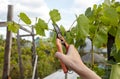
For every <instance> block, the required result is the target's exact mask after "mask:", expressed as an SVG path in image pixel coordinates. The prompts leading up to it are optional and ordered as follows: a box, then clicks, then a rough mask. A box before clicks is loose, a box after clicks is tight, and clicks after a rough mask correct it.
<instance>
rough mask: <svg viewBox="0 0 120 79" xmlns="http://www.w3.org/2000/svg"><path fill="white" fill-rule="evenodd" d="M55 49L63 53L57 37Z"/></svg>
mask: <svg viewBox="0 0 120 79" xmlns="http://www.w3.org/2000/svg"><path fill="white" fill-rule="evenodd" d="M56 45H57V51H58V52H61V53H63V51H62V44H61V41H60V40H59V39H56Z"/></svg>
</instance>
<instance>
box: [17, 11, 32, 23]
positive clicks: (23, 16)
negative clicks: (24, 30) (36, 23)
mask: <svg viewBox="0 0 120 79" xmlns="http://www.w3.org/2000/svg"><path fill="white" fill-rule="evenodd" d="M18 16H19V17H20V19H21V20H22V21H23V22H24V23H26V24H28V25H29V24H31V20H30V18H29V17H28V16H27V15H26V14H25V13H23V12H21V13H20V14H19V15H18Z"/></svg>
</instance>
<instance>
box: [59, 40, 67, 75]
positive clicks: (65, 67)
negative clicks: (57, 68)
mask: <svg viewBox="0 0 120 79" xmlns="http://www.w3.org/2000/svg"><path fill="white" fill-rule="evenodd" d="M64 46H65V48H66V53H67V52H68V48H69V45H68V44H67V42H66V43H65V44H64ZM58 52H60V53H63V51H62V50H61V49H59V48H58ZM60 64H61V67H62V69H63V71H64V73H67V72H68V68H67V66H66V65H65V64H64V63H63V62H62V61H61V60H60Z"/></svg>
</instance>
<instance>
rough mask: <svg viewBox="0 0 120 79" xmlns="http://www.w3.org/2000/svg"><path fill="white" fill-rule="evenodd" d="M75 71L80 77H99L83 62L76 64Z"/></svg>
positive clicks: (87, 78) (93, 78)
mask: <svg viewBox="0 0 120 79" xmlns="http://www.w3.org/2000/svg"><path fill="white" fill-rule="evenodd" d="M75 71H76V72H77V73H78V74H79V75H80V77H81V78H82V79H101V78H100V77H99V76H98V75H97V74H96V73H95V72H93V71H92V70H90V69H89V68H88V67H87V66H86V65H84V64H82V65H78V66H76V67H75Z"/></svg>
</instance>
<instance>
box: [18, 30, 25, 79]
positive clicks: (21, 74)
mask: <svg viewBox="0 0 120 79" xmlns="http://www.w3.org/2000/svg"><path fill="white" fill-rule="evenodd" d="M17 46H18V62H19V69H20V79H24V75H23V74H24V71H23V64H22V58H21V45H20V35H19V30H18V32H17Z"/></svg>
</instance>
